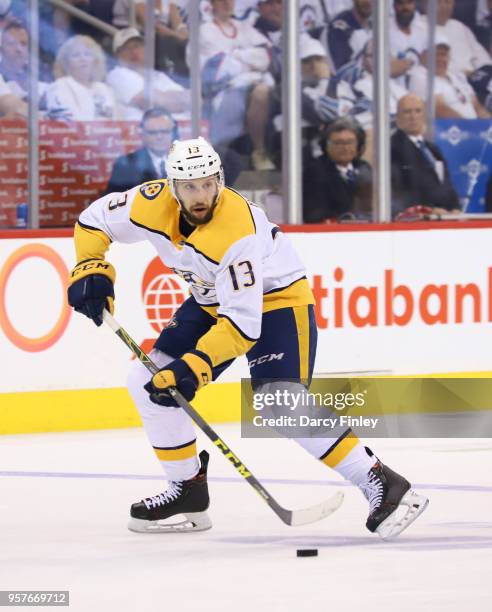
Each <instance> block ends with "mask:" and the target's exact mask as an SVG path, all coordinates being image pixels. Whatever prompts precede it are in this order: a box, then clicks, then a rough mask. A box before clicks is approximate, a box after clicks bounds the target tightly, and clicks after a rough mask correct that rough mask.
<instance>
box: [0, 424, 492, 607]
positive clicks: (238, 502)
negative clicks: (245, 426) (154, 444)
mask: <svg viewBox="0 0 492 612" xmlns="http://www.w3.org/2000/svg"><path fill="white" fill-rule="evenodd" d="M217 430H218V431H219V433H220V434H221V435H222V436H223V437H224V440H225V441H226V442H227V443H229V444H230V446H231V447H232V449H233V450H234V451H235V452H236V454H238V455H239V457H240V458H241V459H242V461H243V462H244V463H245V464H246V465H247V466H248V468H250V469H251V470H252V471H253V472H254V473H255V475H256V476H257V477H258V478H260V480H261V481H262V482H263V484H264V485H265V486H266V487H267V488H268V489H269V490H271V492H272V493H273V494H274V495H275V496H276V497H277V498H278V500H279V502H280V503H281V504H282V505H284V506H286V507H292V508H294V507H304V506H306V505H308V504H311V503H317V502H319V501H321V500H322V499H323V498H324V497H327V496H330V495H332V494H333V493H334V492H335V491H336V490H337V487H338V488H340V487H341V488H342V489H343V491H344V492H345V496H346V497H345V502H344V504H343V505H342V507H341V508H340V509H339V510H338V511H337V512H336V513H335V514H333V515H332V516H331V517H329V518H328V519H326V520H325V521H323V522H320V523H317V524H315V525H308V526H305V527H297V528H293V527H287V526H285V525H283V524H282V523H281V522H280V521H279V519H278V518H277V517H276V516H275V515H274V514H273V513H272V511H271V510H270V509H269V508H268V507H267V506H266V504H264V503H263V502H262V501H261V499H260V498H259V497H258V495H257V494H256V493H255V492H254V491H253V490H252V489H251V488H250V487H249V485H247V484H246V483H245V482H244V481H243V480H242V479H241V478H240V477H239V476H238V475H236V472H235V471H234V468H233V467H232V466H231V465H229V464H228V462H227V461H226V460H225V459H224V458H223V457H222V456H221V454H220V453H219V452H218V451H217V450H216V449H215V448H212V447H211V446H212V445H211V444H210V443H209V442H208V440H207V439H205V438H204V437H203V436H202V435H201V434H200V435H199V447H200V448H207V449H209V452H210V454H211V461H210V469H209V477H210V492H211V498H212V505H211V508H210V515H211V518H212V521H213V523H214V527H213V528H212V529H211V530H210V531H207V532H203V533H192V534H153V535H147V534H135V533H131V532H129V531H128V530H127V528H126V523H127V519H128V510H129V506H130V504H131V503H132V502H134V501H137V500H139V499H141V498H142V497H145V496H149V495H152V494H156V493H158V492H160V491H162V490H163V489H164V488H165V484H164V482H163V481H161V477H160V474H161V472H160V467H159V465H158V463H157V461H156V459H155V458H154V455H153V452H152V450H151V448H150V446H149V445H148V444H147V440H146V438H145V435H144V433H143V430H141V429H132V430H130V429H128V430H114V431H98V432H82V433H67V434H37V435H19V436H3V437H1V438H0V477H1V494H0V518H1V535H0V589H3V590H13V589H30V590H35V589H42V590H47V589H60V590H70V608H69V609H70V610H72V611H83V612H87V611H91V612H92V611H94V612H98V611H99V610H101V611H102V610H104V611H112V610H115V611H116V610H117V611H118V612H127V611H128V612H130V611H131V612H134V611H139V612H140V611H147V610H149V611H150V610H151V611H152V612H155V611H156V610H185V611H188V610H190V611H191V610H193V611H197V612H202V611H205V610H214V611H217V610H218V609H228V610H231V611H233V612H234V611H241V612H242V611H251V610H254V612H263V611H268V612H276V611H279V612H280V611H282V612H285V611H286V612H291V611H292V612H297V611H304V610H309V611H311V610H315V611H321V610H327V611H328V610H335V611H336V610H340V611H341V610H343V611H344V612H347V611H352V610H357V611H359V610H364V612H372V611H373V610H374V611H377V612H382V611H383V612H384V611H386V610H391V611H398V612H400V611H406V610H408V611H410V610H411V611H412V612H415V610H416V609H420V610H422V611H426V612H427V611H432V612H434V611H440V610H446V611H447V612H450V611H454V610H463V609H466V610H470V611H471V610H473V611H474V612H475V611H481V610H491V609H492V599H491V598H492V585H491V579H490V575H491V568H492V555H491V552H492V482H491V480H490V474H491V467H492V465H491V463H492V462H491V459H492V454H491V453H492V441H491V440H481V439H478V440H477V439H474V440H443V439H440V440H428V439H427V440H414V439H412V440H408V439H407V440H371V441H370V445H371V447H372V448H373V450H375V451H376V453H377V454H378V455H379V456H380V457H381V459H382V460H383V461H384V462H386V463H387V464H388V465H389V466H390V467H392V468H393V469H395V470H396V471H399V472H401V473H403V474H404V475H405V476H406V477H407V478H409V479H410V480H412V482H413V483H414V486H415V488H416V490H418V491H421V492H425V493H426V494H428V495H429V497H430V500H431V501H430V505H429V508H428V510H427V511H426V512H425V513H424V514H423V515H422V516H421V517H420V518H419V519H418V520H417V521H416V522H415V523H414V524H413V525H412V526H411V527H410V528H409V529H408V530H407V531H406V532H404V533H403V534H402V535H401V536H400V537H399V538H398V539H397V540H395V541H393V542H391V543H386V542H382V541H381V540H379V538H378V537H377V536H376V535H373V534H370V533H369V532H368V531H367V530H366V529H365V526H364V523H365V518H366V513H367V504H366V501H365V500H364V498H363V497H362V495H361V494H360V493H359V492H358V491H357V490H356V489H354V488H353V487H351V486H346V485H345V483H343V482H341V481H340V479H339V477H338V476H337V475H336V474H335V473H334V472H332V471H330V470H328V469H327V468H326V467H324V466H323V465H321V464H319V463H318V462H316V461H315V460H313V459H312V458H311V457H310V456H309V455H307V454H306V453H305V452H304V451H303V450H302V449H300V448H299V447H297V446H296V445H295V444H294V443H293V442H289V441H286V440H242V439H241V438H240V437H239V430H238V427H237V426H236V425H223V426H217ZM302 547H306V548H318V549H319V556H318V557H312V558H297V557H296V549H297V548H302ZM417 607H418V608H417ZM43 609H44V608H43ZM46 609H48V608H46Z"/></svg>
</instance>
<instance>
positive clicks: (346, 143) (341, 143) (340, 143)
mask: <svg viewBox="0 0 492 612" xmlns="http://www.w3.org/2000/svg"><path fill="white" fill-rule="evenodd" d="M328 144H329V145H330V146H332V147H355V145H356V144H357V141H356V140H354V139H353V138H351V139H350V140H329V141H328Z"/></svg>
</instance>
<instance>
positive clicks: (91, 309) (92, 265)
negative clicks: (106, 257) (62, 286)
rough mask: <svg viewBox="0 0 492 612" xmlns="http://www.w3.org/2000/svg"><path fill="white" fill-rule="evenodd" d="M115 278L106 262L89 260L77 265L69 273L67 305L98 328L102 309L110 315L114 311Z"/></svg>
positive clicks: (112, 269) (110, 266) (100, 322)
mask: <svg viewBox="0 0 492 612" xmlns="http://www.w3.org/2000/svg"><path fill="white" fill-rule="evenodd" d="M115 277H116V273H115V270H114V268H113V266H112V265H111V264H110V263H109V262H107V261H103V260H101V259H89V260H86V261H83V262H81V263H79V264H77V265H76V266H75V268H74V269H73V270H72V272H71V273H70V286H69V287H68V303H69V304H70V306H72V308H74V310H76V311H77V312H81V313H82V314H84V315H85V316H86V317H89V319H92V320H93V321H94V323H95V324H96V325H97V326H98V327H99V325H102V322H103V319H102V315H103V310H104V308H107V309H108V310H109V312H110V313H111V314H112V313H113V311H114V306H113V300H114V287H113V284H114V280H115Z"/></svg>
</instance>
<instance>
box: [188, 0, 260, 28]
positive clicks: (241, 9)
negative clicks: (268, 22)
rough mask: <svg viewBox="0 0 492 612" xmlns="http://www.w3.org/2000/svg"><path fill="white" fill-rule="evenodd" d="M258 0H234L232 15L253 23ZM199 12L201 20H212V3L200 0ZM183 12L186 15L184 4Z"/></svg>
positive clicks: (208, 0) (255, 17) (256, 15)
mask: <svg viewBox="0 0 492 612" xmlns="http://www.w3.org/2000/svg"><path fill="white" fill-rule="evenodd" d="M257 5H258V0H236V2H235V5H234V17H235V18H236V19H239V21H247V22H248V23H251V24H252V23H254V22H255V21H256V19H257V17H258V11H257ZM200 12H201V16H202V21H203V22H205V21H213V19H214V17H213V14H212V3H211V1H210V0H200ZM183 13H184V15H185V18H186V15H187V10H186V6H185V7H183Z"/></svg>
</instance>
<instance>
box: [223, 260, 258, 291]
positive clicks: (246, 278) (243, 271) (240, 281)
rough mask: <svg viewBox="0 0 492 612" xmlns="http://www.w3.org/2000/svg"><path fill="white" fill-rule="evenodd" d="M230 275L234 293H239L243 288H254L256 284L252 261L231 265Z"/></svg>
mask: <svg viewBox="0 0 492 612" xmlns="http://www.w3.org/2000/svg"><path fill="white" fill-rule="evenodd" d="M229 274H230V275H231V282H232V287H233V289H234V291H239V289H241V287H252V286H253V285H254V284H255V274H254V272H253V266H252V265H251V262H250V261H247V260H246V261H241V262H239V263H238V264H233V265H230V266H229Z"/></svg>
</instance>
